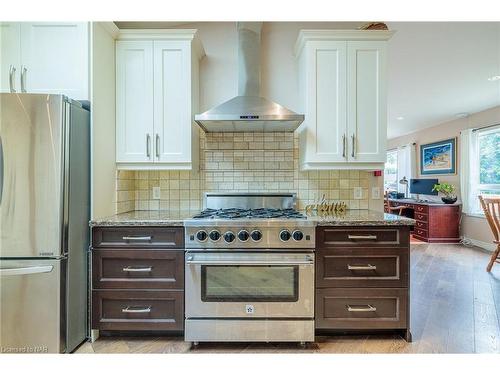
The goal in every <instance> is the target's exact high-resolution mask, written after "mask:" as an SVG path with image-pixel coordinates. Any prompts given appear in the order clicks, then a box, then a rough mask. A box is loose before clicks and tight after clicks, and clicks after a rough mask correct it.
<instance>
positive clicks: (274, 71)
mask: <svg viewBox="0 0 500 375" xmlns="http://www.w3.org/2000/svg"><path fill="white" fill-rule="evenodd" d="M359 25H360V23H359V22H340V23H339V22H264V23H263V27H262V32H261V36H262V38H261V40H262V41H261V43H262V45H261V64H262V66H261V95H262V96H265V97H267V98H269V99H271V100H272V101H275V102H278V103H279V104H281V105H284V106H285V107H288V108H290V109H291V110H294V111H298V108H299V90H298V72H297V61H296V59H295V57H294V55H293V47H294V45H295V41H296V39H297V36H298V33H299V30H301V29H355V28H356V27H358V26H359ZM127 26H129V25H127ZM140 26H141V24H140V23H137V24H135V25H134V27H140ZM142 26H145V25H144V24H143V25H142ZM151 26H152V25H150V27H151ZM154 26H156V27H160V26H161V24H155V25H154ZM169 27H172V26H169ZM176 28H181V29H185V28H193V29H198V34H199V37H200V39H201V42H202V44H203V47H204V49H205V53H206V56H205V58H204V59H203V60H202V61H201V64H200V112H203V111H206V110H208V109H210V108H211V107H213V106H215V105H217V104H220V103H222V102H224V101H226V100H229V99H231V98H232V97H234V96H236V95H237V94H238V70H237V69H238V66H237V64H238V51H237V29H236V22H196V23H188V24H181V25H178V26H176Z"/></svg>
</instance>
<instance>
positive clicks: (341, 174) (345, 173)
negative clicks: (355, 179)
mask: <svg viewBox="0 0 500 375" xmlns="http://www.w3.org/2000/svg"><path fill="white" fill-rule="evenodd" d="M349 175H350V173H349V171H346V170H341V171H339V178H341V179H348V178H349Z"/></svg>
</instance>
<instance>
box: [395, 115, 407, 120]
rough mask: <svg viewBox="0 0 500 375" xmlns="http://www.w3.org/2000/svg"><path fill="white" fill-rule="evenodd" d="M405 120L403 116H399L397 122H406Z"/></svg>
mask: <svg viewBox="0 0 500 375" xmlns="http://www.w3.org/2000/svg"><path fill="white" fill-rule="evenodd" d="M404 119H405V118H404V117H403V116H398V117H396V120H399V121H401V120H404Z"/></svg>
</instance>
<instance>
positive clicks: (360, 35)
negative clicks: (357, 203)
mask: <svg viewBox="0 0 500 375" xmlns="http://www.w3.org/2000/svg"><path fill="white" fill-rule="evenodd" d="M391 35H392V32H390V31H374V30H370V31H359V30H353V31H351V30H340V31H339V30H326V31H325V30H302V31H301V32H300V34H299V38H298V40H297V43H296V46H295V52H296V56H297V57H298V61H299V89H300V93H301V105H302V108H301V111H303V112H304V115H305V120H304V122H303V123H302V124H301V126H300V127H299V129H298V130H297V131H298V133H299V163H300V168H301V169H302V170H315V169H381V168H383V163H384V162H385V158H386V155H385V148H386V147H385V145H386V139H387V135H386V133H387V123H386V117H387V115H386V112H387V109H386V106H387V100H386V97H387V94H386V79H387V78H386V71H385V69H386V43H387V42H386V41H387V40H388V39H389V38H390V37H391Z"/></svg>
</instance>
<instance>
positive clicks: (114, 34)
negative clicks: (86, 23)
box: [94, 21, 120, 39]
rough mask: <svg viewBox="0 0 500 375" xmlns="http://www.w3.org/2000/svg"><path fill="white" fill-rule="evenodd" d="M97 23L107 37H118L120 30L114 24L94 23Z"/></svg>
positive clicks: (110, 22)
mask: <svg viewBox="0 0 500 375" xmlns="http://www.w3.org/2000/svg"><path fill="white" fill-rule="evenodd" d="M94 23H97V24H98V25H101V26H102V28H103V29H104V30H106V31H107V32H108V34H109V35H111V36H112V37H113V39H116V38H117V37H118V34H119V33H120V29H119V28H118V26H116V25H115V23H114V22H112V21H109V22H107V21H106V22H94Z"/></svg>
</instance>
